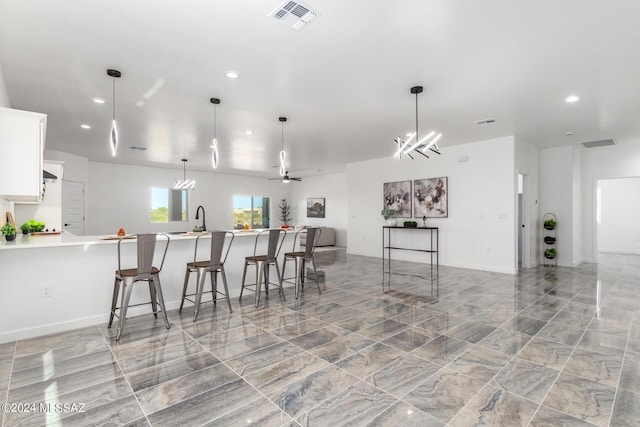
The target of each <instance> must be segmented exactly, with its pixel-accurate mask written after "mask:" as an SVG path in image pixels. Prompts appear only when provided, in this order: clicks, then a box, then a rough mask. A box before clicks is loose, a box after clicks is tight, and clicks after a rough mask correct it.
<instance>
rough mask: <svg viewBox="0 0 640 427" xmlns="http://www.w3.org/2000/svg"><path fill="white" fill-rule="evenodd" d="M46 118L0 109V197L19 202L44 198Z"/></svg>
mask: <svg viewBox="0 0 640 427" xmlns="http://www.w3.org/2000/svg"><path fill="white" fill-rule="evenodd" d="M46 128H47V115H46V114H40V113H32V112H30V111H22V110H15V109H11V108H0V162H1V165H0V197H3V198H5V199H7V200H11V201H14V202H16V203H33V202H39V201H40V200H41V199H42V166H43V165H42V163H43V155H44V142H45V132H46Z"/></svg>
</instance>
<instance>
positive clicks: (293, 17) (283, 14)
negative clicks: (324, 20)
mask: <svg viewBox="0 0 640 427" xmlns="http://www.w3.org/2000/svg"><path fill="white" fill-rule="evenodd" d="M318 15H320V14H319V13H318V12H317V11H315V10H311V8H310V7H309V6H307V5H304V4H302V3H300V2H296V1H289V0H285V1H284V2H282V3H280V5H278V7H276V8H275V9H274V10H273V12H271V13H270V14H269V16H273V17H274V18H275V19H277V20H278V21H280V22H282V23H283V24H285V25H286V26H287V27H289V28H293V29H294V30H296V31H300V30H302V29H303V28H305V27H306V26H307V25H309V24H310V23H311V22H312V21H313V20H315V19H316V18H317V17H318Z"/></svg>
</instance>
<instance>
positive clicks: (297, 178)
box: [269, 171, 302, 184]
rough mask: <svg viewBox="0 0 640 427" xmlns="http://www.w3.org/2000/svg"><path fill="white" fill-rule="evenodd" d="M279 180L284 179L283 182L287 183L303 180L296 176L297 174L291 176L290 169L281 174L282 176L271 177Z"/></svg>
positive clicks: (271, 179)
mask: <svg viewBox="0 0 640 427" xmlns="http://www.w3.org/2000/svg"><path fill="white" fill-rule="evenodd" d="M278 180H282V182H284V183H285V184H286V183H288V182H289V181H302V178H300V177H295V176H294V177H289V171H285V172H284V176H281V177H280V178H269V181H278Z"/></svg>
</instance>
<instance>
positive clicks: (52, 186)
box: [15, 161, 64, 233]
mask: <svg viewBox="0 0 640 427" xmlns="http://www.w3.org/2000/svg"><path fill="white" fill-rule="evenodd" d="M44 169H45V170H46V171H48V172H51V173H52V174H54V175H55V176H57V177H58V179H57V180H55V181H54V182H48V183H46V187H45V188H46V191H45V193H44V198H43V199H42V201H41V202H40V203H33V204H21V203H16V205H15V221H16V227H19V226H20V225H22V224H24V223H25V222H27V221H29V220H30V219H34V220H36V221H40V222H44V224H45V227H46V229H47V230H49V231H54V230H55V231H60V230H61V229H62V180H63V176H64V166H63V165H62V163H61V162H52V161H48V162H47V161H45V162H44ZM18 233H20V230H18Z"/></svg>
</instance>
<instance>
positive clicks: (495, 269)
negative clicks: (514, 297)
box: [347, 248, 517, 275]
mask: <svg viewBox="0 0 640 427" xmlns="http://www.w3.org/2000/svg"><path fill="white" fill-rule="evenodd" d="M347 254H349V255H361V256H368V257H373V258H380V259H382V257H381V256H380V254H379V253H378V252H375V253H373V252H368V251H353V250H351V251H350V250H349V249H348V248H347ZM393 260H397V261H407V262H420V261H418V260H416V259H415V258H410V257H403V256H402V255H400V256H394V257H393ZM426 264H428V263H426ZM440 265H441V266H445V267H455V268H464V269H467V270H480V271H489V272H491V273H503V274H511V275H515V274H517V271H516V269H515V268H502V267H494V266H487V265H476V264H460V263H446V264H445V263H442V262H441V263H440Z"/></svg>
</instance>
